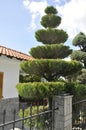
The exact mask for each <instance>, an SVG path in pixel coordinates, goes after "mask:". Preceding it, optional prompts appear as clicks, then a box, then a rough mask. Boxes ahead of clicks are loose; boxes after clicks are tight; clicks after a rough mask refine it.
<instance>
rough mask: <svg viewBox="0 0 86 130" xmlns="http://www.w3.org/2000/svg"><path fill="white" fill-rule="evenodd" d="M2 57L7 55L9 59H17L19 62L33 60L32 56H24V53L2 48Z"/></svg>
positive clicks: (0, 51) (0, 53)
mask: <svg viewBox="0 0 86 130" xmlns="http://www.w3.org/2000/svg"><path fill="white" fill-rule="evenodd" d="M0 55H5V56H7V57H9V58H16V59H18V60H33V59H34V58H32V57H31V56H29V55H27V54H24V53H22V52H18V51H16V50H13V49H10V48H7V47H4V46H0Z"/></svg>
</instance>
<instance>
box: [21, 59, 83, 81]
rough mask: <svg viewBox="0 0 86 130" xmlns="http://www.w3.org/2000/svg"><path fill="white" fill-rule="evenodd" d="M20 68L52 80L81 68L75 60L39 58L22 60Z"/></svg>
mask: <svg viewBox="0 0 86 130" xmlns="http://www.w3.org/2000/svg"><path fill="white" fill-rule="evenodd" d="M21 68H22V70H23V71H24V72H27V73H29V74H34V75H37V76H41V77H43V78H45V79H46V80H47V81H53V80H55V79H57V78H59V77H60V76H67V75H70V74H73V73H76V72H77V71H80V70H81V69H82V65H81V64H80V63H79V62H77V61H65V60H61V59H56V60H55V59H40V60H34V61H27V62H22V64H21Z"/></svg>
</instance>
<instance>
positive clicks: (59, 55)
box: [21, 6, 81, 81]
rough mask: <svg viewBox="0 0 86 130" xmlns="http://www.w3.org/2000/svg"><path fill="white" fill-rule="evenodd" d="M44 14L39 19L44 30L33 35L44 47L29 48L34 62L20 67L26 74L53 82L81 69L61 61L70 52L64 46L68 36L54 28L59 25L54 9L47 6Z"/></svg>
mask: <svg viewBox="0 0 86 130" xmlns="http://www.w3.org/2000/svg"><path fill="white" fill-rule="evenodd" d="M45 13H46V15H44V16H43V17H42V19H41V25H42V26H43V27H44V28H45V29H40V30H38V31H36V33H35V37H36V39H37V41H39V42H42V43H43V44H44V45H43V46H37V47H34V48H31V50H30V52H29V53H30V54H31V55H32V56H33V57H34V58H36V60H33V61H29V62H28V61H27V62H23V63H22V64H21V67H22V70H23V71H24V72H26V73H29V74H34V75H38V76H41V77H43V78H45V79H46V80H47V81H53V80H56V79H57V78H59V77H60V76H66V75H70V74H72V73H76V72H77V71H78V70H79V69H80V68H81V64H79V63H78V62H75V61H69V62H68V61H64V60H61V59H63V58H65V57H67V56H69V54H71V52H72V50H71V49H70V48H69V46H65V45H64V42H65V41H66V40H67V38H68V34H67V33H66V32H65V31H64V30H62V29H61V30H60V29H57V28H56V27H58V26H59V24H60V23H61V17H60V16H57V15H56V14H57V10H56V8H54V7H53V6H49V7H47V8H46V9H45Z"/></svg>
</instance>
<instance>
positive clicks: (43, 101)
mask: <svg viewBox="0 0 86 130" xmlns="http://www.w3.org/2000/svg"><path fill="white" fill-rule="evenodd" d="M44 109H45V104H44V101H43V112H44ZM43 120H44V121H43V127H42V130H44V127H45V114H44V115H43Z"/></svg>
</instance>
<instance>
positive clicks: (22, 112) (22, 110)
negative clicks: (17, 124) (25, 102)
mask: <svg viewBox="0 0 86 130" xmlns="http://www.w3.org/2000/svg"><path fill="white" fill-rule="evenodd" d="M22 130H24V107H23V109H22Z"/></svg>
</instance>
